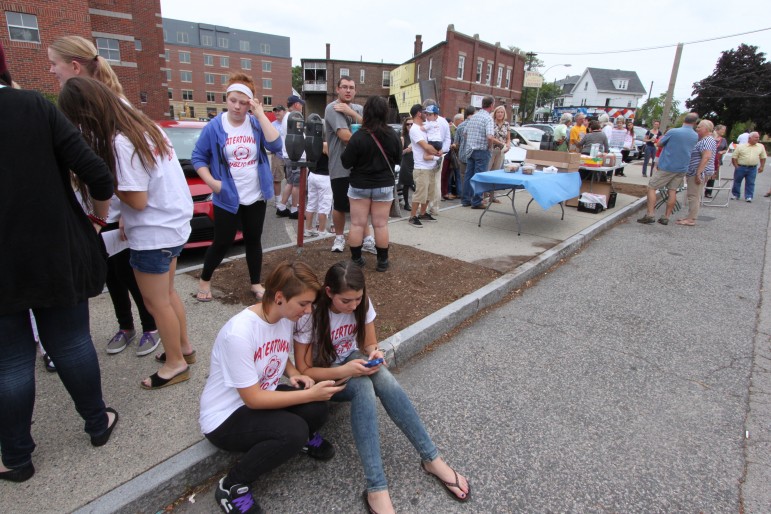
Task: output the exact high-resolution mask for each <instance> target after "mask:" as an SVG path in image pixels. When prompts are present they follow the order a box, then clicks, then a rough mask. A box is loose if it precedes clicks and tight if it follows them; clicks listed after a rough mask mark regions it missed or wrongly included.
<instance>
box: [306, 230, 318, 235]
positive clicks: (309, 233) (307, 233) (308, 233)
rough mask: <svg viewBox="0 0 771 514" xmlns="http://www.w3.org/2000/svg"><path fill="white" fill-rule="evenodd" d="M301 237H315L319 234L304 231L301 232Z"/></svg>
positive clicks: (313, 231) (314, 231)
mask: <svg viewBox="0 0 771 514" xmlns="http://www.w3.org/2000/svg"><path fill="white" fill-rule="evenodd" d="M303 235H304V236H305V237H316V236H317V235H319V233H318V231H316V230H306V231H305V232H303Z"/></svg>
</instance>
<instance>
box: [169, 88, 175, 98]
mask: <svg viewBox="0 0 771 514" xmlns="http://www.w3.org/2000/svg"><path fill="white" fill-rule="evenodd" d="M168 91H169V93H168V95H169V100H174V89H172V88H169V89H168Z"/></svg>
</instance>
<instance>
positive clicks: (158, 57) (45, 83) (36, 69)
mask: <svg viewBox="0 0 771 514" xmlns="http://www.w3.org/2000/svg"><path fill="white" fill-rule="evenodd" d="M0 11H1V12H0V42H2V44H3V47H4V48H5V53H6V59H7V61H8V67H9V69H10V70H11V73H12V75H13V77H14V80H16V82H18V83H19V85H21V87H23V88H26V89H35V90H38V91H40V92H43V93H49V94H53V95H56V94H57V93H58V91H59V84H58V83H57V81H56V79H55V78H54V76H53V75H52V74H50V73H49V72H48V69H49V66H50V65H49V62H48V54H47V50H48V45H49V44H50V43H52V42H53V41H54V40H55V39H56V38H58V37H61V36H67V35H78V36H83V37H85V38H87V39H90V40H91V41H93V42H94V45H95V46H96V47H97V50H98V51H99V54H100V55H102V56H103V57H104V58H105V59H108V60H109V61H110V64H111V65H112V67H113V69H114V70H115V72H116V73H117V75H118V78H119V79H120V81H121V84H122V85H123V88H124V90H125V93H126V96H127V98H128V99H129V101H131V103H133V104H134V105H136V106H137V107H139V108H140V109H142V110H143V111H144V112H145V113H147V114H148V115H149V116H150V117H151V118H153V119H161V118H163V117H164V114H165V113H167V112H168V100H167V93H166V90H165V88H162V87H161V82H162V79H163V78H165V77H162V74H161V68H162V67H163V32H162V28H161V6H160V0H104V1H99V0H59V1H57V2H53V1H51V0H24V1H23V2H22V1H19V0H16V1H2V0H0Z"/></svg>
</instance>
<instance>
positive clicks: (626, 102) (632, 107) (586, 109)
mask: <svg viewBox="0 0 771 514" xmlns="http://www.w3.org/2000/svg"><path fill="white" fill-rule="evenodd" d="M570 79H573V80H575V79H574V78H573V77H570ZM573 80H571V81H570V82H573ZM573 84H574V85H573V87H572V89H570V91H569V92H565V93H563V94H562V95H561V96H559V97H558V98H557V100H556V101H555V109H554V110H555V113H554V115H555V116H556V117H559V116H560V115H561V114H562V113H563V112H583V113H585V114H588V115H590V116H591V115H598V114H602V113H603V112H607V113H608V114H609V115H610V117H611V118H615V117H616V116H623V117H624V118H627V119H628V118H634V113H635V111H636V110H637V107H638V104H639V102H640V99H641V98H642V97H643V96H645V94H646V91H645V88H644V87H643V85H642V82H640V78H639V77H638V76H637V73H636V72H634V71H626V70H606V69H602V68H586V70H584V72H583V74H581V75H579V76H578V79H577V80H575V82H573Z"/></svg>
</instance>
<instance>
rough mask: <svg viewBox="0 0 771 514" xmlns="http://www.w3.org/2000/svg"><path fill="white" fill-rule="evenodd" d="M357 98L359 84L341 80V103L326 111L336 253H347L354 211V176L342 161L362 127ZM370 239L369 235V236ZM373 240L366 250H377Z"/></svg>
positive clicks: (325, 124) (325, 120)
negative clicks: (350, 181)
mask: <svg viewBox="0 0 771 514" xmlns="http://www.w3.org/2000/svg"><path fill="white" fill-rule="evenodd" d="M354 96H356V82H354V81H353V79H352V78H350V77H347V76H342V77H340V80H339V81H338V82H337V100H335V101H334V102H332V103H330V104H329V105H327V108H326V110H325V111H324V128H325V129H326V133H327V146H328V151H329V178H330V182H331V183H332V201H333V207H332V209H333V210H332V220H333V222H334V225H335V234H336V237H335V241H334V243H333V244H332V251H333V252H342V251H343V250H345V236H344V235H343V233H344V229H345V213H346V212H349V211H350V204H349V203H348V177H349V176H350V174H351V172H350V171H349V170H348V169H346V168H345V167H344V166H343V164H342V162H341V161H340V156H341V155H343V150H345V145H346V144H348V140H349V139H351V134H352V132H351V125H352V124H354V123H359V124H360V123H361V121H362V113H363V109H362V107H361V105H356V104H354V103H353V97H354ZM365 236H368V234H365ZM371 239H372V237H371V236H368V237H365V239H364V243H363V245H364V250H367V251H369V250H368V248H367V246H368V244H370V243H371V246H372V249H373V250H374V247H375V246H374V245H375V242H374V240H372V241H370V240H371Z"/></svg>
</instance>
